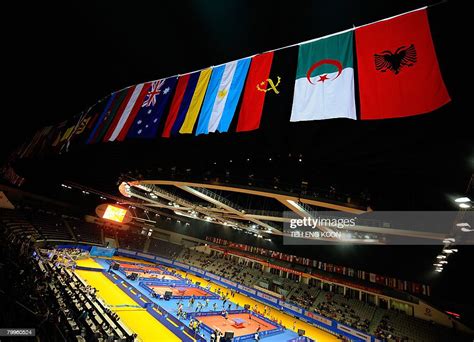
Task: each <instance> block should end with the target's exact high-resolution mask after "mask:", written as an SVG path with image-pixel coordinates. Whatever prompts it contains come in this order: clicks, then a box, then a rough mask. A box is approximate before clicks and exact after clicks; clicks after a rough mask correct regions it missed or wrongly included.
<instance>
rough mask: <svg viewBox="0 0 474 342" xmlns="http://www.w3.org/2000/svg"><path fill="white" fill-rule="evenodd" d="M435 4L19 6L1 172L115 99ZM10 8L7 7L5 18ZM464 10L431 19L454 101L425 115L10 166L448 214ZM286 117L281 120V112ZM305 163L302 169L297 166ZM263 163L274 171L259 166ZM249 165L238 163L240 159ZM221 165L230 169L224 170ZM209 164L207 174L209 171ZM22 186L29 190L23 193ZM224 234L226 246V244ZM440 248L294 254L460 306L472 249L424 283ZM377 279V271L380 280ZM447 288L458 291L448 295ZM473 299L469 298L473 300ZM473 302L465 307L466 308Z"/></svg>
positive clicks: (59, 175)
mask: <svg viewBox="0 0 474 342" xmlns="http://www.w3.org/2000/svg"><path fill="white" fill-rule="evenodd" d="M434 2H435V1H428V2H426V1H418V0H416V1H379V2H367V1H342V0H333V1H325V2H321V1H298V2H291V3H289V2H287V1H250V0H247V1H245V0H239V1H237V0H236V1H197V0H195V1H179V2H178V1H175V2H163V1H156V2H133V3H130V2H125V1H113V2H112V1H101V2H97V3H85V2H63V3H61V4H52V3H33V4H30V5H28V6H26V5H24V4H20V3H16V4H14V5H13V6H14V7H13V8H12V9H11V10H10V11H9V13H6V14H7V15H9V16H11V17H12V19H13V20H12V24H11V25H10V26H9V27H8V31H6V35H5V36H6V37H5V42H4V43H3V44H4V45H5V47H6V49H5V50H4V58H6V60H7V63H5V66H6V69H7V70H6V71H7V72H9V73H10V74H11V76H12V77H11V79H7V80H5V81H4V82H5V83H6V84H8V92H7V93H6V95H7V97H6V99H5V100H4V101H5V102H6V103H8V104H9V106H6V107H5V108H7V107H8V108H10V109H8V110H7V109H4V110H3V114H2V122H1V125H0V137H1V138H0V139H1V145H0V161H3V160H4V159H6V157H7V156H8V155H9V153H10V152H11V151H12V149H14V148H15V147H16V146H18V144H21V143H22V142H24V141H25V139H28V138H29V137H30V136H32V134H33V133H34V132H35V130H36V129H38V128H40V127H41V126H44V125H50V124H56V123H58V122H60V121H62V120H64V119H67V118H70V117H71V116H73V115H75V114H78V113H79V112H80V111H82V110H84V109H86V108H87V107H88V106H90V105H92V104H93V103H95V102H96V101H97V100H98V99H100V98H102V97H104V96H106V95H108V94H110V93H111V92H112V91H115V90H117V89H120V88H122V87H125V86H128V85H131V84H135V83H139V82H143V81H148V80H153V79H158V78H163V77H166V76H170V75H175V74H178V73H184V72H188V71H192V70H197V69H200V68H203V67H207V66H210V65H215V64H220V63H223V62H228V61H231V60H234V59H237V58H241V57H244V56H248V55H252V54H254V53H258V52H263V51H266V50H269V49H272V48H278V47H281V46H285V45H288V44H293V43H297V42H300V41H305V40H308V39H311V38H315V37H318V36H322V35H326V34H330V33H334V32H337V31H340V30H344V29H347V28H350V27H352V26H353V25H361V24H366V23H369V22H372V21H375V20H379V19H382V18H385V17H389V16H392V15H396V14H399V13H402V12H404V11H408V10H412V9H415V8H418V7H421V6H424V5H426V4H427V3H428V4H429V3H434ZM15 7H16V8H15ZM467 15H468V14H467V11H466V9H465V8H464V7H463V6H461V5H460V3H459V2H455V1H449V2H447V3H443V4H440V5H438V6H434V7H432V8H430V9H429V18H430V24H431V30H432V35H433V40H434V43H435V47H436V51H437V55H438V60H439V63H440V67H441V71H442V74H443V77H444V80H445V82H446V84H447V87H448V91H449V93H450V95H451V97H452V102H451V103H450V104H448V105H446V106H444V107H443V108H441V109H439V110H437V111H435V112H433V113H429V114H426V115H422V116H419V117H412V118H406V119H396V120H383V121H377V122H361V121H358V122H351V121H349V120H327V121H324V122H313V123H308V124H291V125H290V124H289V123H288V121H287V120H286V121H284V125H283V124H281V125H279V126H276V127H271V129H270V128H269V129H266V130H260V131H256V132H250V133H243V134H235V133H229V134H223V135H218V134H217V135H211V136H205V137H197V138H195V137H176V138H173V139H169V140H168V141H163V140H162V139H157V140H155V141H146V142H135V141H131V142H124V143H122V144H115V143H113V144H101V145H97V146H83V147H78V148H77V149H75V150H74V149H73V151H72V152H71V153H68V154H66V155H63V156H59V157H54V156H52V157H49V158H48V159H47V161H46V162H43V161H40V162H38V161H35V162H33V163H31V164H23V165H19V168H18V170H19V173H20V174H23V175H25V176H26V178H27V182H29V184H30V185H31V184H34V183H43V184H53V183H56V184H57V183H58V182H60V181H62V180H64V179H66V180H67V179H73V180H76V181H79V182H82V183H86V184H89V185H91V186H94V187H98V188H102V189H114V190H116V185H117V184H116V182H117V178H118V176H119V175H120V173H123V172H126V171H128V170H131V169H137V170H143V169H148V170H149V171H150V172H151V173H152V174H153V172H156V170H157V168H164V169H170V168H172V167H173V166H176V167H177V168H178V169H183V170H184V169H186V168H191V169H192V170H193V171H192V173H193V174H194V176H199V175H201V174H206V173H208V172H209V174H211V175H212V173H216V174H217V173H219V174H222V173H225V171H226V170H231V171H232V172H234V173H236V174H237V175H238V177H244V178H245V177H247V176H248V174H249V173H251V174H255V178H258V179H262V180H265V181H268V180H270V179H272V178H273V177H274V176H275V175H278V176H280V177H281V178H282V179H284V180H285V181H286V182H289V183H294V184H296V185H299V184H300V182H301V180H308V181H309V183H310V186H312V187H315V188H324V189H326V188H328V187H329V186H335V187H336V188H337V190H338V192H341V193H348V194H356V195H358V194H360V193H361V192H366V193H369V194H370V201H369V202H370V203H369V204H370V205H371V207H372V208H374V209H379V210H430V209H431V210H455V209H456V206H454V204H453V203H452V199H453V198H454V196H458V195H461V194H464V192H465V190H466V187H467V184H468V181H469V179H470V177H471V174H472V169H473V165H474V157H473V140H472V123H471V122H472V119H471V120H470V118H471V116H472V113H471V110H470V106H469V105H468V100H469V91H470V87H468V86H467V82H466V78H467V77H468V75H469V71H470V56H469V53H467V52H466V51H465V50H466V44H465V42H464V43H461V42H460V39H459V38H458V37H465V36H466V35H467V34H468V32H469V30H467V25H468V23H469V20H467ZM280 114H281V115H287V116H288V117H289V113H280ZM300 155H301V156H303V160H304V162H303V163H301V164H298V163H297V162H296V161H297V159H298V158H299V156H300ZM269 157H272V162H269V161H268V158H269ZM247 158H250V159H251V161H250V162H248V163H246V159H247ZM229 160H233V163H232V164H230V163H229ZM214 163H216V164H214ZM30 185H27V186H30ZM223 234H224V235H225V234H227V233H225V232H223ZM439 249H440V247H420V248H414V247H390V248H388V247H383V248H380V247H366V248H365V249H364V250H362V249H361V248H355V247H354V248H349V247H337V252H336V251H335V250H334V249H332V250H331V251H329V250H327V249H326V250H320V251H315V250H314V249H311V248H307V249H299V251H297V252H299V253H302V254H305V255H307V256H308V257H314V258H319V259H321V260H324V259H325V260H328V261H333V262H340V263H341V264H348V263H351V264H354V266H357V267H361V268H362V266H364V265H366V268H367V271H372V270H373V271H379V272H381V273H383V274H387V275H390V274H393V275H397V276H400V277H403V275H405V278H407V279H413V280H417V279H421V280H424V281H431V282H432V284H434V285H435V286H437V288H436V290H437V291H436V292H435V293H436V296H439V297H442V298H448V299H454V300H455V301H457V302H458V303H462V302H465V294H466V293H470V292H471V286H470V285H469V284H468V282H466V281H465V280H466V279H467V278H466V276H465V274H466V272H467V270H469V269H471V268H472V266H471V262H470V260H472V253H473V251H472V248H462V249H461V251H460V253H459V254H458V255H455V256H453V257H452V259H450V263H449V265H448V267H447V268H446V270H445V271H444V272H443V273H442V274H441V275H437V278H433V277H434V275H433V271H432V270H433V266H432V265H431V264H432V262H433V260H434V257H435V255H436V253H439ZM384 270H385V272H384ZM453 289H455V291H453ZM469 297H472V296H469ZM471 299H472V298H471Z"/></svg>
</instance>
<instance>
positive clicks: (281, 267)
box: [267, 263, 303, 276]
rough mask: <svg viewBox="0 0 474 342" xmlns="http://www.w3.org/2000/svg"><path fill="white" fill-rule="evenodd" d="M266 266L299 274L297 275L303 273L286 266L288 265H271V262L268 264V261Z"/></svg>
mask: <svg viewBox="0 0 474 342" xmlns="http://www.w3.org/2000/svg"><path fill="white" fill-rule="evenodd" d="M267 266H270V267H271V268H275V269H277V270H280V271H284V272H287V273H293V274H296V275H299V276H301V275H303V272H299V271H295V270H293V269H291V268H288V267H283V266H279V265H273V264H270V263H268V264H267Z"/></svg>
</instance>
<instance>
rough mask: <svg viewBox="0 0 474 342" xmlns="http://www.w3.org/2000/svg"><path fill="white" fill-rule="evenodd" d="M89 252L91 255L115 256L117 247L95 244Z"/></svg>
mask: <svg viewBox="0 0 474 342" xmlns="http://www.w3.org/2000/svg"><path fill="white" fill-rule="evenodd" d="M89 253H90V255H91V256H105V257H113V256H114V254H115V248H105V247H97V246H93V247H92V248H91V250H90V252H89Z"/></svg>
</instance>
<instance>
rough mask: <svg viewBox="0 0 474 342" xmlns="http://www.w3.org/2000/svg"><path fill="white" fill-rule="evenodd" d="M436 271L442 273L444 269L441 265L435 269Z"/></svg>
mask: <svg viewBox="0 0 474 342" xmlns="http://www.w3.org/2000/svg"><path fill="white" fill-rule="evenodd" d="M435 271H436V272H438V273H441V272H443V269H442V268H441V267H439V268H436V269H435Z"/></svg>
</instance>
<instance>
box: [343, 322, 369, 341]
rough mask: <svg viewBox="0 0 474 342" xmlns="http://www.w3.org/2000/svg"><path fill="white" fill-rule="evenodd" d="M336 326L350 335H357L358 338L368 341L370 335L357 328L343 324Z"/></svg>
mask: <svg viewBox="0 0 474 342" xmlns="http://www.w3.org/2000/svg"><path fill="white" fill-rule="evenodd" d="M337 328H338V329H339V330H341V331H344V332H345V333H347V334H351V335H352V336H356V337H358V338H360V339H362V340H364V341H366V342H370V336H368V335H366V334H363V333H361V332H360V331H358V330H355V329H352V328H349V327H346V326H345V325H342V324H338V325H337Z"/></svg>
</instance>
